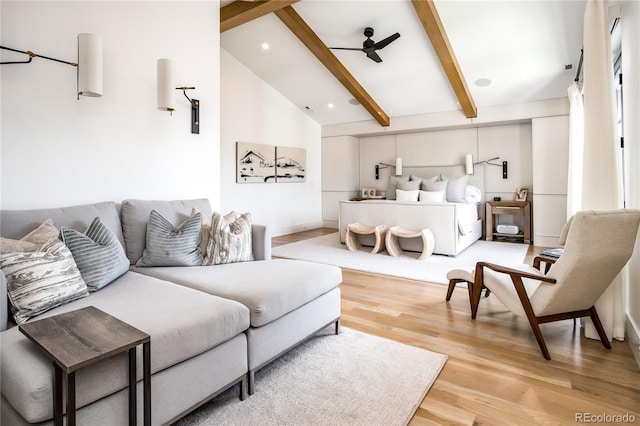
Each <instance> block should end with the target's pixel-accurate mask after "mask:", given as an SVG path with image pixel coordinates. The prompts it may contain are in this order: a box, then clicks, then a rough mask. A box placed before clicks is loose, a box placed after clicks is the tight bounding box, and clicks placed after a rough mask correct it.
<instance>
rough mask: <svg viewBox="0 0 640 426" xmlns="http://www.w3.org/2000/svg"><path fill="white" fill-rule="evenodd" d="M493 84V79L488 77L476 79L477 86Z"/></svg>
mask: <svg viewBox="0 0 640 426" xmlns="http://www.w3.org/2000/svg"><path fill="white" fill-rule="evenodd" d="M489 85H491V80H489V79H488V78H479V79H477V80H476V86H478V87H487V86H489Z"/></svg>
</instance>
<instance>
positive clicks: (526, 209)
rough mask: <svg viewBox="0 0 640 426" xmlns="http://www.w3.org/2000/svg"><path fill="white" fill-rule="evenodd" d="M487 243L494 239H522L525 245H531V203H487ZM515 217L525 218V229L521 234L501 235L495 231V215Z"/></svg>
mask: <svg viewBox="0 0 640 426" xmlns="http://www.w3.org/2000/svg"><path fill="white" fill-rule="evenodd" d="M486 208H487V214H486V219H485V221H486V229H485V232H486V235H487V241H492V240H493V238H494V237H510V238H520V239H522V240H523V242H524V243H525V244H530V243H531V204H530V203H529V201H487V203H486ZM501 214H504V215H515V216H523V217H524V229H523V230H522V232H520V233H519V234H501V233H498V232H495V231H494V226H495V225H494V219H493V216H494V215H501Z"/></svg>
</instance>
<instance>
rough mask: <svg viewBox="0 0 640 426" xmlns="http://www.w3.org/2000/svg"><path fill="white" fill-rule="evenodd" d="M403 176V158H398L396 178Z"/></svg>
mask: <svg viewBox="0 0 640 426" xmlns="http://www.w3.org/2000/svg"><path fill="white" fill-rule="evenodd" d="M401 175H402V158H400V157H398V158H396V176H401Z"/></svg>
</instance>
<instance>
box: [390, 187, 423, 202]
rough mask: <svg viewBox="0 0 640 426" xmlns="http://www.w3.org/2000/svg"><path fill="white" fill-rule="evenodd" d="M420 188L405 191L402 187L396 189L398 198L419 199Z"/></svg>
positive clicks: (401, 199)
mask: <svg viewBox="0 0 640 426" xmlns="http://www.w3.org/2000/svg"><path fill="white" fill-rule="evenodd" d="M419 192H420V190H418V189H415V190H413V191H403V190H402V189H396V200H398V201H418V193H419Z"/></svg>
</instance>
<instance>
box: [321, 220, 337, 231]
mask: <svg viewBox="0 0 640 426" xmlns="http://www.w3.org/2000/svg"><path fill="white" fill-rule="evenodd" d="M322 227H323V228H333V229H338V221H337V220H327V219H324V220H323V221H322Z"/></svg>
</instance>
